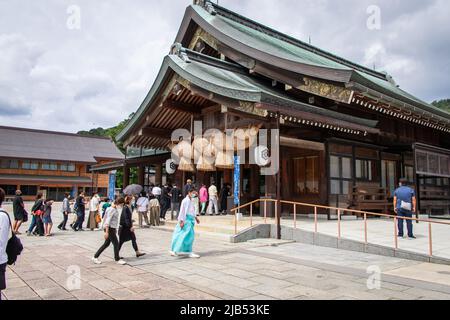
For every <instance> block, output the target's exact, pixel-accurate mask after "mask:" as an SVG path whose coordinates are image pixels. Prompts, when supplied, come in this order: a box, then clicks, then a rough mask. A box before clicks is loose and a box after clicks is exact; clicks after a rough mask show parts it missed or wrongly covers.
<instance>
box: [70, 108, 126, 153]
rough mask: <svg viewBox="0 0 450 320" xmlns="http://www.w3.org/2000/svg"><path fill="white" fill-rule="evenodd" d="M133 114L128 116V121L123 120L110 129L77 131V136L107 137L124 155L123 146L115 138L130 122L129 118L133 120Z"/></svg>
mask: <svg viewBox="0 0 450 320" xmlns="http://www.w3.org/2000/svg"><path fill="white" fill-rule="evenodd" d="M133 116H134V113H132V114H130V115H129V116H128V119H125V120H123V121H121V122H120V123H119V124H118V125H117V126H115V127H112V128H107V129H104V128H101V127H100V128H95V129H91V130H89V131H79V132H78V134H81V135H90V136H92V135H94V136H100V137H109V138H111V139H112V140H113V141H114V143H115V144H116V146H117V147H118V148H119V149H120V150H121V151H122V152H123V153H125V149H124V147H123V144H122V143H121V142H117V140H116V136H117V135H118V134H119V133H120V132H121V131H122V130H123V128H125V126H126V125H127V123H128V122H129V121H130V120H131V118H133Z"/></svg>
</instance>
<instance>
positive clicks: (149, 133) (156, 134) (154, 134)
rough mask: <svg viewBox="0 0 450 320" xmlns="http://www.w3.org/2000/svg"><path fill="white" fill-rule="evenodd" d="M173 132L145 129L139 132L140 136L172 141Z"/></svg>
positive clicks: (169, 130) (160, 129)
mask: <svg viewBox="0 0 450 320" xmlns="http://www.w3.org/2000/svg"><path fill="white" fill-rule="evenodd" d="M172 132H173V130H171V129H162V128H151V127H145V128H142V129H141V130H139V136H145V137H149V138H161V139H168V140H170V138H171V137H172Z"/></svg>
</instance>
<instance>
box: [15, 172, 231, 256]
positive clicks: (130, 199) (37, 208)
mask: <svg viewBox="0 0 450 320" xmlns="http://www.w3.org/2000/svg"><path fill="white" fill-rule="evenodd" d="M230 188H231V187H230V185H229V184H224V185H223V186H222V188H221V190H220V193H219V192H218V190H217V187H216V185H215V183H211V184H210V185H209V186H206V185H205V184H199V185H197V184H195V183H194V182H193V181H192V180H187V181H186V184H185V185H184V186H183V187H182V188H179V187H178V186H177V185H175V184H174V185H169V184H165V185H151V186H150V187H149V188H148V189H147V190H146V191H143V192H141V193H140V194H138V195H127V196H125V195H124V196H123V197H119V196H118V197H116V199H114V200H111V199H107V198H101V197H100V195H99V194H98V193H96V192H94V193H93V194H92V196H91V197H90V198H89V199H88V198H87V197H86V194H85V192H83V191H81V192H80V193H79V194H78V195H77V197H76V198H75V199H72V198H71V195H70V194H69V193H65V195H64V199H63V201H62V205H61V215H62V220H61V223H60V224H59V225H58V226H57V228H58V229H59V230H60V231H67V230H68V228H70V229H72V230H73V231H74V232H83V231H85V230H90V231H100V230H105V229H106V228H110V229H111V230H115V229H117V231H119V229H120V227H121V226H122V227H126V228H122V229H123V230H128V229H130V230H131V233H132V234H134V232H133V231H134V229H133V223H132V222H133V220H132V214H133V212H136V213H137V216H138V226H139V228H150V227H151V226H159V225H160V224H162V223H164V221H165V220H166V216H167V214H168V212H169V211H170V213H171V214H170V216H171V219H172V220H174V219H178V218H179V216H180V211H182V210H187V209H186V208H185V207H183V206H182V203H183V201H184V200H185V199H186V198H189V195H190V192H191V191H192V190H195V194H196V196H195V197H194V198H192V199H191V201H192V203H193V206H194V209H195V212H196V216H197V215H221V214H227V199H228V196H229V195H230ZM197 190H198V191H197ZM117 201H119V202H117ZM54 202H55V201H54V200H53V199H45V197H44V194H43V193H41V192H40V193H38V194H37V195H36V199H35V202H34V204H33V206H32V207H31V210H30V218H31V222H30V224H29V226H28V229H27V230H26V234H27V236H39V237H51V236H53V233H52V231H53V219H52V210H53V205H54ZM114 209H115V210H119V209H120V211H121V212H122V210H125V211H124V212H125V213H126V215H121V217H125V216H129V219H128V218H127V219H124V221H120V225H119V226H116V225H115V224H114V225H113V226H112V227H111V226H108V223H109V222H110V221H111V217H110V215H114ZM13 213H14V225H13V227H12V231H13V232H14V233H15V234H16V235H21V232H20V227H21V226H22V224H23V223H25V222H27V221H28V212H27V210H26V208H25V205H24V201H23V198H22V192H21V191H20V190H17V191H16V195H15V198H14V200H13ZM72 214H73V217H74V219H73V221H71V222H70V223H69V217H70V216H71V215H72ZM183 216H184V217H185V216H186V214H185V213H183ZM112 220H113V222H114V221H115V219H112ZM108 221H109V222H108ZM130 221H131V222H130ZM105 222H106V226H105ZM122 222H123V224H122ZM68 225H69V227H68ZM122 238H123V239H125V238H126V239H128V238H129V240H131V241H132V244H133V247H134V248H135V251H136V252H137V255H138V256H140V252H139V251H138V250H137V244H136V239H135V238H133V235H130V234H129V232H127V231H125V233H124V234H123V236H122ZM108 241H109V243H113V245H114V244H115V243H116V241H115V239H114V237H108V238H107V240H106V242H105V244H104V245H106V246H107V245H109V244H108ZM123 242H126V240H125V241H121V240H120V236H119V239H118V241H117V244H118V245H119V246H121V245H122V244H123ZM100 253H101V252H100ZM119 260H120V259H119Z"/></svg>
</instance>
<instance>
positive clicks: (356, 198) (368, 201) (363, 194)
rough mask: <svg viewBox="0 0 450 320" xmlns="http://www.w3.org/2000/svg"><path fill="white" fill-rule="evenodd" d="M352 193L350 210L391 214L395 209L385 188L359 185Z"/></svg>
mask: <svg viewBox="0 0 450 320" xmlns="http://www.w3.org/2000/svg"><path fill="white" fill-rule="evenodd" d="M351 191H352V192H351V193H350V197H349V198H350V200H349V209H353V210H359V211H368V212H371V211H374V212H381V213H390V212H391V210H392V209H393V204H392V202H391V201H389V199H388V196H387V192H386V189H385V188H381V187H378V186H374V185H359V186H354V187H353V188H352V190H351ZM358 216H361V215H358Z"/></svg>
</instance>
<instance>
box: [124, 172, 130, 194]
mask: <svg viewBox="0 0 450 320" xmlns="http://www.w3.org/2000/svg"><path fill="white" fill-rule="evenodd" d="M129 184H130V167H128V166H124V167H123V188H124V189H125V188H126V187H127V186H128V185H129Z"/></svg>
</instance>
